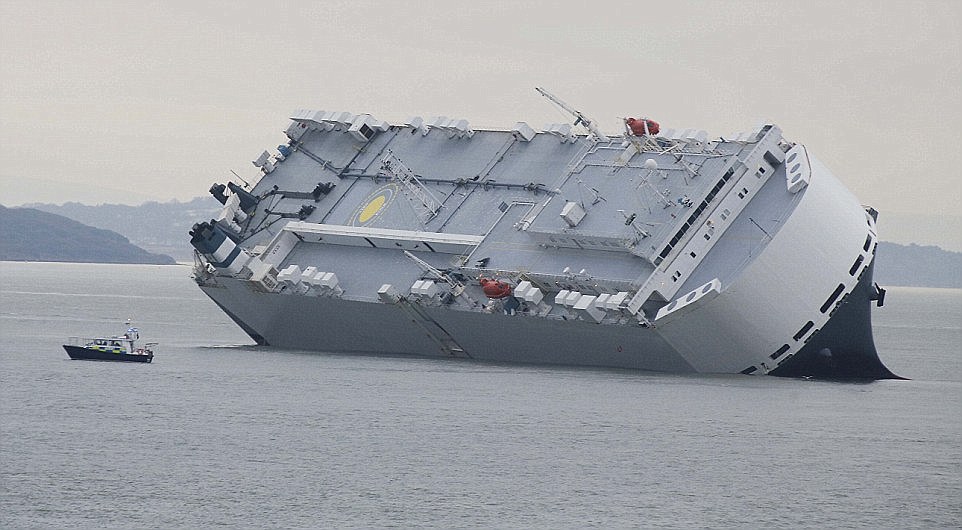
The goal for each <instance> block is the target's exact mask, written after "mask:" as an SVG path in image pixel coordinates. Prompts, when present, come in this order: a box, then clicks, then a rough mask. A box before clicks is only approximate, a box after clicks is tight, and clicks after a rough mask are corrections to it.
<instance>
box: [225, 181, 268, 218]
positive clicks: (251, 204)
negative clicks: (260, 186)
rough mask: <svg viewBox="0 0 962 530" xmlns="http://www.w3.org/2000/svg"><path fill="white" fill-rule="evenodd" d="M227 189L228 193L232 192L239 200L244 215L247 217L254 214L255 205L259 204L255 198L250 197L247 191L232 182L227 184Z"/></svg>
mask: <svg viewBox="0 0 962 530" xmlns="http://www.w3.org/2000/svg"><path fill="white" fill-rule="evenodd" d="M227 187H228V188H230V191H231V192H233V194H234V195H237V197H238V198H240V208H241V210H243V211H244V213H246V214H248V215H250V214H252V213H254V208H256V207H257V203H258V202H260V200H259V199H258V198H257V197H255V196H253V195H251V194H250V193H249V192H248V191H247V190H245V189H244V188H242V187H240V186H238V185H237V184H234V183H233V182H228V183H227Z"/></svg>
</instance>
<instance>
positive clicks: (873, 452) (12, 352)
mask: <svg viewBox="0 0 962 530" xmlns="http://www.w3.org/2000/svg"><path fill="white" fill-rule="evenodd" d="M189 272H190V271H189V269H188V268H187V267H183V266H169V267H162V266H128V265H88V264H52V263H9V262H7V263H0V279H2V282H0V429H2V430H0V527H4V528H23V527H58V528H63V527H68V526H69V527H73V526H80V527H124V528H128V527H158V528H159V527H198V526H200V527H207V526H220V525H226V526H238V527H255V528H259V527H386V526H399V527H414V526H433V527H465V526H482V527H546V528H555V527H584V526H597V527H685V528H687V527H753V528H761V527H800V526H801V527H833V528H837V527H874V528H878V527H886V528H905V527H927V528H936V527H959V526H960V525H962V354H960V352H959V350H960V345H962V291H957V290H939V289H908V288H892V289H890V290H889V294H888V297H887V300H886V306H885V307H884V308H882V309H880V310H878V311H877V312H876V334H875V336H876V341H877V343H878V346H879V350H880V351H881V354H882V357H883V359H884V361H885V362H886V363H887V365H888V366H889V367H890V368H892V369H893V370H894V371H895V372H896V373H899V374H901V375H904V376H907V377H910V378H912V379H911V380H910V381H880V382H875V383H870V384H842V383H831V382H817V381H804V380H785V379H778V378H769V377H750V376H675V375H661V374H649V373H639V372H627V371H615V370H585V369H572V368H543V367H528V366H522V367H518V366H505V365H492V364H480V363H475V362H470V361H451V360H425V359H404V358H384V357H351V356H344V355H337V354H317V353H303V352H285V351H279V350H273V349H270V348H259V347H253V346H251V343H250V340H249V339H248V338H247V337H246V336H245V335H244V334H243V333H242V332H240V330H239V329H237V328H236V327H235V326H234V325H233V324H232V323H231V322H230V321H229V320H228V319H227V317H226V316H224V314H223V313H221V312H220V311H219V310H218V309H217V308H216V307H215V306H214V304H213V303H211V302H210V301H208V300H207V299H206V298H205V297H204V296H203V294H202V293H201V292H200V291H199V290H198V289H197V288H196V287H195V286H194V285H193V283H192V282H191V280H190V279H189ZM128 317H130V318H133V319H134V321H135V323H136V324H137V325H138V326H139V327H140V328H141V330H142V335H143V336H145V337H147V338H153V339H156V340H158V341H159V342H160V343H161V344H160V346H159V347H158V349H157V355H156V358H155V360H154V363H153V364H150V365H133V364H122V363H97V362H83V361H70V360H68V359H67V356H66V354H65V353H64V352H63V350H62V348H61V346H60V345H61V344H62V343H63V341H64V339H65V338H66V337H68V336H71V335H90V334H100V333H111V334H112V333H119V332H122V331H123V329H124V328H123V320H124V319H125V318H128ZM358 332H359V333H362V332H363V329H359V330H358Z"/></svg>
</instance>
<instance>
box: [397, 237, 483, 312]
mask: <svg viewBox="0 0 962 530" xmlns="http://www.w3.org/2000/svg"><path fill="white" fill-rule="evenodd" d="M404 255H405V256H407V257H408V259H410V260H411V261H413V262H414V263H416V264H417V265H418V267H420V268H421V270H422V271H424V272H426V273H428V274H430V275H431V276H433V277H434V278H435V279H436V280H440V281H442V282H444V283H446V284H448V285H449V286H450V287H451V294H453V295H454V296H463V297H464V298H465V299H466V300H467V301H468V302H470V303H471V304H472V305H477V304H478V302H477V301H476V300H474V299H473V298H471V297H470V296H468V293H466V292H464V289H465V285H464V283H462V282H460V281H458V280H457V279H455V278H453V277H452V276H451V275H450V274H446V273H444V272H442V271H440V270H438V269H437V268H436V267H434V266H433V265H431V264H430V263H428V262H426V261H424V260H423V259H421V258H419V257H417V256H415V255H414V254H412V253H410V252H408V251H407V250H405V251H404Z"/></svg>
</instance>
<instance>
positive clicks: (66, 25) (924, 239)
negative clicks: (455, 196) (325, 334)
mask: <svg viewBox="0 0 962 530" xmlns="http://www.w3.org/2000/svg"><path fill="white" fill-rule="evenodd" d="M960 27H962V2H952V1H944V2H941V1H931V2H836V1H832V2H810V1H805V2H797V1H791V2H764V1H759V2H756V1H739V2H657V3H656V2H624V3H619V2H603V3H599V2H523V3H519V2H511V1H507V2H411V3H400V2H333V1H326V2H291V3H278V2H270V3H266V2H265V3H258V2H217V3H214V2H199V3H195V2H44V1H36V0H34V1H30V2H13V1H8V0H0V80H2V85H0V159H2V160H3V164H2V166H0V203H2V204H4V205H7V206H12V205H19V204H24V203H30V202H54V203H63V202H66V201H79V202H85V203H88V204H97V203H101V202H124V203H130V204H138V203H140V202H143V201H145V200H158V201H167V200H170V199H178V200H187V199H190V198H193V197H196V196H200V195H203V194H205V193H206V190H207V188H208V187H209V186H210V184H211V183H213V182H215V181H225V180H227V179H228V178H229V177H230V176H231V174H230V170H231V169H234V170H236V171H237V172H238V173H240V174H241V175H242V176H244V177H245V178H248V179H249V178H252V177H254V176H255V175H256V174H257V172H256V170H255V168H254V167H253V166H252V165H251V163H250V161H251V160H253V159H254V158H256V156H257V155H258V154H259V153H260V152H261V151H263V150H264V149H272V148H274V147H275V146H276V145H278V144H279V143H282V142H283V141H284V140H285V138H284V136H283V134H282V133H281V131H282V130H283V129H284V128H285V127H286V125H287V116H289V114H290V112H291V111H292V110H294V109H297V108H310V109H316V110H344V111H349V112H354V113H360V112H368V113H371V114H373V115H374V116H375V117H377V118H379V119H384V120H387V121H394V122H398V121H401V120H403V119H405V118H407V117H408V116H410V115H421V116H425V117H427V116H429V115H439V114H443V115H447V116H449V117H464V118H467V119H468V120H469V121H470V122H471V124H472V126H474V127H475V128H479V127H484V126H493V127H509V126H511V125H513V124H514V122H515V121H519V120H520V121H527V122H529V123H530V124H532V125H533V126H535V127H540V126H541V125H543V124H544V123H547V122H557V121H562V120H563V119H565V117H564V116H563V115H562V114H560V112H559V111H558V110H557V109H556V108H555V107H553V106H552V105H551V104H550V103H549V102H548V101H547V100H545V99H544V98H542V97H541V96H539V95H538V94H537V93H536V92H535V91H534V90H533V87H534V86H544V87H546V88H548V89H549V90H550V91H552V92H553V93H554V94H556V95H558V96H560V97H561V98H563V99H565V100H566V101H567V102H569V103H570V104H572V105H573V106H575V107H576V108H578V109H579V110H581V111H583V112H584V113H586V114H587V115H588V116H591V117H593V118H594V119H595V120H597V121H598V122H599V124H600V126H601V128H602V130H604V131H607V132H611V133H617V132H620V128H621V125H620V121H619V119H620V118H621V117H623V116H632V115H634V116H638V115H648V116H650V117H652V118H654V119H655V120H657V121H659V122H660V123H662V125H663V126H665V127H672V128H688V127H694V128H700V129H705V130H707V131H708V132H709V133H710V134H712V135H724V134H728V133H732V132H735V131H741V130H745V129H749V128H751V127H753V126H755V125H756V124H758V123H760V122H762V121H772V122H774V123H776V124H778V125H779V126H780V127H781V128H782V129H783V131H784V132H785V135H786V136H787V137H788V138H791V139H793V140H795V141H798V142H800V143H804V144H806V145H808V146H809V147H810V148H811V149H812V151H813V152H814V154H815V156H816V157H818V158H819V159H820V160H822V162H824V163H825V164H826V165H827V166H828V167H829V168H831V169H832V170H833V172H834V173H835V174H836V175H837V176H838V177H839V178H841V179H842V180H843V181H844V182H845V183H846V184H847V185H848V186H849V187H850V188H851V189H852V191H853V192H855V194H856V195H857V196H858V197H859V198H860V200H861V201H862V202H863V203H865V204H870V205H872V206H875V207H876V208H877V209H879V210H880V211H881V212H882V216H881V219H880V221H881V223H880V224H881V230H882V234H881V235H882V239H883V240H889V241H899V242H918V243H923V244H938V245H939V246H942V247H943V248H946V249H951V250H962V235H960V234H962V215H960V207H959V204H960V200H962V185H960V182H959V177H960V168H962V154H960V153H962V147H960V146H962V133H960V127H962V95H960V94H962V90H960V84H962V68H960V63H962V52H960V47H962V32H960Z"/></svg>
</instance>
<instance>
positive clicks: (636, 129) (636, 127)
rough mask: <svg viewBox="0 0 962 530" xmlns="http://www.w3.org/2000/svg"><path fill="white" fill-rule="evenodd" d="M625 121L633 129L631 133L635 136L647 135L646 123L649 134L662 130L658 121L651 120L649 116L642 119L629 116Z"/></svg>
mask: <svg viewBox="0 0 962 530" xmlns="http://www.w3.org/2000/svg"><path fill="white" fill-rule="evenodd" d="M625 123H627V124H628V128H629V129H631V134H633V135H635V136H644V135H645V124H646V123H647V124H648V134H658V131H659V130H660V129H659V127H658V122H656V121H654V120H649V119H648V118H641V119H640V120H639V119H635V118H627V119H625Z"/></svg>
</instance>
